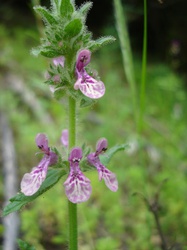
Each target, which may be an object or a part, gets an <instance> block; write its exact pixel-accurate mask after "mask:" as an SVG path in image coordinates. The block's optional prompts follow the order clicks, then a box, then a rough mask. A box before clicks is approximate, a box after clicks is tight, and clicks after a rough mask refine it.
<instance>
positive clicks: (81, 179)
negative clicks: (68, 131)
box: [64, 148, 92, 203]
mask: <svg viewBox="0 0 187 250" xmlns="http://www.w3.org/2000/svg"><path fill="white" fill-rule="evenodd" d="M81 159H82V149H81V148H73V149H72V151H71V153H70V156H69V159H68V160H69V162H70V173H69V175H68V178H67V180H66V181H65V182H64V187H65V192H66V195H67V197H68V199H69V200H70V201H71V202H72V203H81V202H84V201H87V200H88V199H89V198H90V195H91V192H92V188H91V185H90V180H89V179H88V178H87V177H86V176H85V175H84V174H83V173H82V172H81V170H80V167H79V162H80V160H81Z"/></svg>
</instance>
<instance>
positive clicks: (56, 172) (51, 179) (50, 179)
mask: <svg viewBox="0 0 187 250" xmlns="http://www.w3.org/2000/svg"><path fill="white" fill-rule="evenodd" d="M65 174H66V171H65V170H64V169H59V168H55V169H49V170H48V173H47V177H46V179H45V181H44V182H43V183H42V185H41V187H40V189H39V190H38V191H37V192H36V193H35V194H34V195H32V196H25V195H24V194H23V193H18V194H17V195H16V196H14V197H12V198H11V199H10V203H9V204H8V205H7V206H5V207H4V209H3V216H6V215H8V214H10V213H12V212H16V211H18V210H20V209H21V208H22V207H23V206H25V205H27V204H28V203H30V202H32V201H34V200H35V199H36V198H38V197H39V196H40V195H42V194H43V193H45V192H46V191H47V190H48V189H50V188H52V187H53V186H54V185H55V184H56V183H57V182H58V181H59V180H60V178H61V177H62V176H63V175H65Z"/></svg>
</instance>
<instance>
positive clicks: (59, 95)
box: [54, 87, 66, 100]
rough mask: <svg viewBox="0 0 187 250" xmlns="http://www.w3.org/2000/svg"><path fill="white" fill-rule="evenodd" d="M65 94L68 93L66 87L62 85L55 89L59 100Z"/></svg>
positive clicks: (55, 94)
mask: <svg viewBox="0 0 187 250" xmlns="http://www.w3.org/2000/svg"><path fill="white" fill-rule="evenodd" d="M65 94H66V89H65V88H63V87H60V88H58V89H55V92H54V98H55V99H57V100H60V99H61V98H62V97H63V96H64V95H65Z"/></svg>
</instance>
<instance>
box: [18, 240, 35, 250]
mask: <svg viewBox="0 0 187 250" xmlns="http://www.w3.org/2000/svg"><path fill="white" fill-rule="evenodd" d="M17 242H18V246H19V248H20V250H36V248H35V247H33V246H31V245H30V244H28V243H27V242H25V241H23V240H20V239H18V240H17Z"/></svg>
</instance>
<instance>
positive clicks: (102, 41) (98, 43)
mask: <svg viewBox="0 0 187 250" xmlns="http://www.w3.org/2000/svg"><path fill="white" fill-rule="evenodd" d="M115 40H116V39H115V38H114V37H113V36H105V37H101V38H99V39H97V40H95V41H91V42H90V43H89V44H88V49H90V50H91V51H92V52H93V51H95V50H98V49H100V48H101V47H102V46H104V45H107V44H109V43H112V42H114V41H115Z"/></svg>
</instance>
